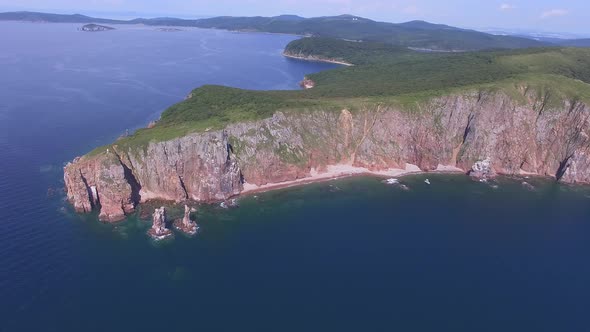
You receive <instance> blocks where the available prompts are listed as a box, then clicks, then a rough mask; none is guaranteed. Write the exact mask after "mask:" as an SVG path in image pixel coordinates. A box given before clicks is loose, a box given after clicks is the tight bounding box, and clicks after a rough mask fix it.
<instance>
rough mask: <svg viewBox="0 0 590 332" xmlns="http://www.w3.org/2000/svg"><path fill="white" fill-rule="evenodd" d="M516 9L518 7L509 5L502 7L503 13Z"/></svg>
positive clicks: (505, 4) (502, 5) (504, 4)
mask: <svg viewBox="0 0 590 332" xmlns="http://www.w3.org/2000/svg"><path fill="white" fill-rule="evenodd" d="M513 9H516V6H514V5H511V4H509V3H503V4H501V5H500V10H502V11H509V10H513Z"/></svg>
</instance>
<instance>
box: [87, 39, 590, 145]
mask: <svg viewBox="0 0 590 332" xmlns="http://www.w3.org/2000/svg"><path fill="white" fill-rule="evenodd" d="M314 43H315V44H316V45H319V46H318V47H317V50H318V51H317V52H316V53H314V48H311V49H310V48H305V47H308V46H309V45H313V44H314ZM298 45H303V46H304V47H301V49H297V47H298ZM287 50H288V51H289V52H299V51H300V52H301V53H308V54H309V55H319V56H322V57H329V58H335V57H340V58H341V59H344V60H347V61H351V62H355V61H354V60H355V59H359V57H362V61H357V63H355V64H358V65H355V66H351V67H341V68H338V69H334V70H328V71H324V72H320V73H317V74H313V75H309V76H308V77H309V78H310V79H312V80H313V81H315V82H316V87H315V88H313V89H309V90H294V91H249V90H241V89H235V88H229V87H222V86H210V85H209V86H203V87H201V88H198V89H195V90H194V91H193V92H192V93H191V96H190V98H187V99H186V100H185V101H182V102H180V103H178V104H176V105H173V106H172V107H170V108H169V109H167V110H166V111H165V112H164V113H163V114H162V116H161V119H160V121H159V122H158V123H157V125H156V126H155V127H154V128H151V129H147V128H146V129H141V130H138V131H137V132H136V133H134V134H133V135H132V136H130V137H127V138H123V139H121V140H119V141H118V142H117V143H116V144H118V145H119V146H120V147H122V148H125V147H132V146H145V145H146V144H147V143H149V142H150V141H162V140H167V139H172V138H175V137H180V136H183V135H186V134H188V133H191V132H202V131H206V130H215V129H221V128H223V127H224V126H226V125H227V124H229V123H236V122H244V121H253V120H259V119H263V118H268V117H270V116H272V114H274V113H275V112H277V111H284V112H305V111H313V110H318V109H321V110H338V111H339V110H341V109H342V108H349V109H351V110H353V111H354V110H357V109H360V108H362V107H365V106H370V105H375V104H377V103H380V104H386V105H391V106H395V107H398V108H400V109H406V110H408V111H412V110H415V109H417V108H418V107H416V105H418V104H419V103H421V102H424V101H427V100H429V99H430V98H432V97H435V96H440V95H443V94H448V93H460V92H462V91H478V90H479V91H481V90H482V89H484V90H486V91H494V90H498V89H501V90H503V91H504V92H506V93H509V94H511V95H514V96H515V97H518V96H520V97H521V98H522V93H519V92H518V87H519V86H527V87H529V89H530V88H533V89H536V90H537V91H538V93H540V94H543V93H547V92H550V95H551V96H552V98H553V99H555V100H556V103H557V102H562V101H563V99H564V98H569V99H577V100H584V101H590V85H589V83H590V49H574V48H546V49H525V50H517V51H490V52H472V53H418V52H410V51H407V50H402V49H399V48H396V47H391V46H386V45H383V44H371V43H356V42H345V41H337V40H329V39H315V38H312V39H303V40H300V41H295V42H293V43H292V44H290V45H289V46H288V47H287ZM99 151H101V150H96V151H95V153H96V152H99Z"/></svg>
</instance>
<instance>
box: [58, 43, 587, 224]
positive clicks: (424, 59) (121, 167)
mask: <svg viewBox="0 0 590 332" xmlns="http://www.w3.org/2000/svg"><path fill="white" fill-rule="evenodd" d="M382 56H383V53H380V54H379V57H378V58H374V59H370V58H369V59H366V64H363V65H356V66H353V67H343V68H340V69H336V70H332V71H326V72H322V73H318V74H313V75H310V77H309V79H310V80H312V81H313V82H315V87H314V88H313V89H307V90H299V91H247V90H240V89H234V88H228V87H220V86H203V87H201V88H198V89H196V90H194V91H193V92H192V93H191V94H190V97H189V98H188V99H186V100H184V101H182V102H180V103H179V104H177V105H174V106H172V107H171V108H169V109H168V110H166V111H165V112H164V113H163V114H162V116H161V119H160V120H159V121H158V122H157V124H155V125H154V126H152V127H151V128H145V129H141V130H138V131H137V132H136V133H134V134H133V135H131V136H129V137H125V138H122V139H120V140H119V141H117V142H115V143H113V144H112V145H109V146H106V147H102V148H98V149H96V150H94V151H92V152H91V153H89V154H87V155H85V156H83V157H80V158H77V159H76V160H75V161H74V162H71V163H69V164H68V165H67V166H66V167H65V169H64V171H65V175H64V179H65V184H66V189H67V196H68V199H69V201H70V202H71V203H72V204H73V205H74V207H75V208H76V210H77V211H80V212H89V211H91V210H92V209H100V219H101V220H104V221H111V222H112V221H118V220H121V219H123V218H125V216H126V215H128V214H130V213H133V211H134V209H135V207H136V206H137V204H140V203H142V202H147V201H151V200H166V201H173V202H185V201H197V202H220V201H225V200H227V199H229V198H231V197H234V196H236V195H240V194H242V193H245V192H251V191H253V190H265V189H266V188H273V186H276V185H280V184H285V183H297V182H305V181H306V180H313V179H315V178H322V176H324V177H325V176H326V175H330V176H332V175H346V174H358V173H373V174H401V173H403V172H415V171H424V172H429V171H437V170H449V169H452V170H455V171H460V172H464V173H469V172H471V173H474V175H477V174H476V173H478V172H479V173H480V175H481V176H484V177H488V176H493V175H495V174H507V175H518V174H527V175H530V174H534V175H539V176H547V177H553V178H555V179H556V180H558V181H563V182H568V183H590V121H589V117H590V107H589V105H590V103H589V101H590V85H589V84H588V82H590V69H589V68H590V52H589V51H588V50H581V49H539V50H525V51H500V52H498V51H495V52H481V53H477V54H452V55H451V54H449V55H436V54H415V53H412V52H407V51H403V52H399V53H395V52H394V53H392V54H391V56H390V58H389V59H388V60H383V57H382ZM540 63H543V64H544V65H543V66H539V65H538V64H540ZM396 172H397V173H396ZM188 222H189V221H188V220H187V226H188V225H189V224H188Z"/></svg>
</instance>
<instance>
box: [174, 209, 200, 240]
mask: <svg viewBox="0 0 590 332" xmlns="http://www.w3.org/2000/svg"><path fill="white" fill-rule="evenodd" d="M192 211H194V209H191V208H190V207H189V206H188V205H185V206H184V216H183V217H182V219H178V220H176V221H174V228H176V229H178V230H179V231H182V232H184V233H186V234H188V235H195V234H196V233H197V230H198V228H199V227H198V226H197V223H196V222H194V221H192V220H191V217H190V214H191V212H192Z"/></svg>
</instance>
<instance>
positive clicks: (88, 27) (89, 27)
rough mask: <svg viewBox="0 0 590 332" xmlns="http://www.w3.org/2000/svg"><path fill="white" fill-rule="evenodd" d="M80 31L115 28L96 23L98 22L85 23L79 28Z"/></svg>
mask: <svg viewBox="0 0 590 332" xmlns="http://www.w3.org/2000/svg"><path fill="white" fill-rule="evenodd" d="M80 30H81V31H87V32H98V31H109V30H115V28H112V27H108V26H106V25H98V24H86V25H84V26H82V27H81V28H80Z"/></svg>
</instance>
